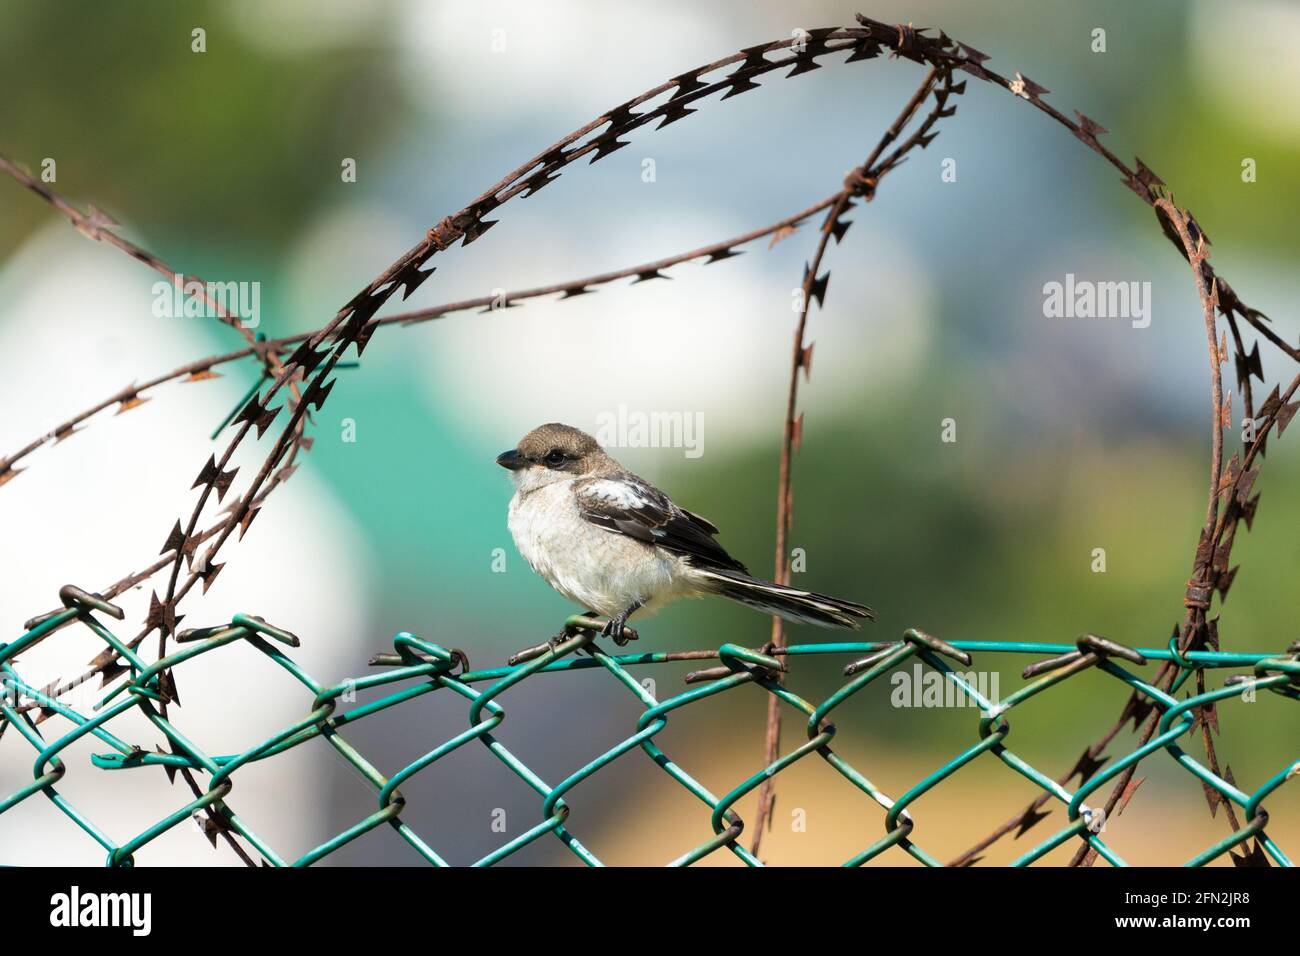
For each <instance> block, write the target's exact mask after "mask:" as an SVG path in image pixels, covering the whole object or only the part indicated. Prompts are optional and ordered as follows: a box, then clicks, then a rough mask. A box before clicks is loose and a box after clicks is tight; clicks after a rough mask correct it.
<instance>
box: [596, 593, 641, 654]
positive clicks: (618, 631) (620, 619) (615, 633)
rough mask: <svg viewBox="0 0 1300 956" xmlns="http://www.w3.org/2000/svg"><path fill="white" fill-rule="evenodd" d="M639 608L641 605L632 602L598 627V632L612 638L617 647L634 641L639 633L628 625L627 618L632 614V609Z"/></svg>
mask: <svg viewBox="0 0 1300 956" xmlns="http://www.w3.org/2000/svg"><path fill="white" fill-rule="evenodd" d="M640 608H641V605H640V604H639V603H637V604H633V605H632V606H631V607H630V608H628V609H627V610H626V611H624V612H623V613H622V614H618V615H616V616H615V617H612V618H610V619H609V621H607V622H606V624H605V626H604V627H603V628H601V629H600V633H602V634H604V635H605V636H606V637H611V638H613V639H614V643H615V644H617V645H618V646H619V647H622V646H623V645H625V644H627V643H628V641H635V640H636V639H637V638H638V637H640V635H639V634H637V632H636V628H634V627H629V626H628V623H627V619H628V618H629V617H631V616H632V613H633V612H634V611H637V610H640Z"/></svg>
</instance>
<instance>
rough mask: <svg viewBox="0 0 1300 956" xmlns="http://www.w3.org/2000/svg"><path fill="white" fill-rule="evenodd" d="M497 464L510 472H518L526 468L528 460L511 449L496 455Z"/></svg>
mask: <svg viewBox="0 0 1300 956" xmlns="http://www.w3.org/2000/svg"><path fill="white" fill-rule="evenodd" d="M497 464H498V465H500V466H501V467H502V468H508V469H510V470H511V471H519V469H521V468H527V467H528V459H527V458H524V457H523V456H522V455H521V454H519V452H517V451H515V450H514V449H513V448H511V449H510V450H509V451H503V452H502V453H501V454H499V455H497Z"/></svg>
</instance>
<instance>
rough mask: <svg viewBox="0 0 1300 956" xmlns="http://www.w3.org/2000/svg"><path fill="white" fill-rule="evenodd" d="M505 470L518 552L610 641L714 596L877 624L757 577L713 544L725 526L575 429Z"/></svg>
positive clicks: (554, 430) (552, 435)
mask: <svg viewBox="0 0 1300 956" xmlns="http://www.w3.org/2000/svg"><path fill="white" fill-rule="evenodd" d="M497 464H498V465H500V466H501V467H503V468H507V469H509V470H510V473H511V476H512V477H513V478H514V484H515V494H514V497H513V498H511V499H510V517H509V527H510V534H511V535H512V536H513V537H514V539H515V546H516V547H517V548H518V549H519V553H520V554H522V555H523V556H524V560H526V561H527V562H528V563H529V565H531V566H532V569H533V570H534V571H536V572H537V573H538V574H540V575H541V576H542V578H543V579H545V581H546V583H547V584H549V585H550V586H551V587H553V588H555V590H557V591H559V592H560V593H561V594H563V595H564V596H565V597H566V598H568V599H569V600H570V601H573V602H574V603H576V604H580V605H582V607H583V608H585V609H586V610H588V611H594V612H596V613H598V614H601V615H604V616H605V617H607V618H608V619H609V622H608V623H607V624H606V625H605V627H604V630H603V631H602V633H604V634H606V635H609V636H611V637H613V638H614V640H615V641H616V642H617V643H620V644H621V643H624V637H625V632H628V634H627V637H628V639H630V638H631V637H632V636H635V633H636V632H635V631H634V630H633V629H632V628H630V627H628V626H627V621H628V618H629V617H631V616H632V615H633V614H634V613H640V614H642V615H643V616H644V615H646V614H651V613H653V612H654V611H657V610H658V609H659V608H661V607H663V606H664V605H665V604H668V603H670V602H671V601H675V600H677V599H679V598H688V597H703V596H705V595H709V594H718V595H721V596H722V597H725V598H730V599H731V600H733V601H737V602H739V603H741V604H745V605H748V606H749V607H752V608H757V609H758V610H760V611H763V612H765V613H767V614H777V615H780V616H781V617H783V618H785V619H787V620H790V621H799V622H803V623H806V624H816V625H819V626H821V627H842V628H854V629H856V628H857V627H858V620H859V619H861V618H866V619H869V620H874V619H875V616H876V615H875V612H874V611H872V610H871V608H869V607H866V606H865V605H862V604H856V603H854V602H853V601H844V600H841V599H840V598H833V597H827V596H826V595H824V594H816V593H814V592H812V591H804V590H801V589H799V588H792V587H786V586H785V585H781V584H773V583H772V582H770V581H764V580H761V579H760V578H755V577H753V576H751V575H750V574H749V572H748V571H746V570H745V566H744V565H742V564H741V563H740V562H739V561H737V560H736V559H735V558H733V557H732V556H731V555H729V554H728V553H727V552H726V551H725V550H723V548H722V545H720V544H718V542H717V541H716V540H715V539H714V535H716V534H717V533H718V529H717V528H715V527H714V526H713V525H712V524H710V523H709V522H708V521H706V520H705V519H703V518H701V517H700V516H699V515H697V514H693V513H692V512H690V511H687V510H686V509H684V508H679V507H678V506H677V505H675V504H674V503H673V502H672V500H671V499H670V498H669V497H668V496H667V495H666V494H664V493H663V492H662V491H660V490H659V489H658V488H656V487H655V486H654V485H652V484H650V482H648V481H646V480H645V479H644V478H639V477H637V476H636V475H634V474H632V473H631V472H629V471H627V469H625V468H624V467H623V466H622V465H620V464H619V463H618V462H617V461H615V460H614V459H613V458H611V457H610V456H609V455H607V454H606V453H605V451H604V450H603V449H602V448H601V447H600V445H599V444H598V443H597V442H596V440H595V439H594V438H592V437H591V436H590V435H588V434H586V433H585V432H582V431H579V430H578V429H576V428H573V427H572V426H570V425H561V424H558V423H552V424H549V425H541V426H539V427H537V428H534V429H533V430H532V431H530V432H529V433H528V434H527V435H525V436H524V437H523V438H522V439H521V440H520V442H519V444H518V445H517V446H516V447H515V448H512V449H510V450H509V451H506V452H502V453H501V454H500V455H498V456H497ZM557 637H558V635H557ZM553 640H554V639H553Z"/></svg>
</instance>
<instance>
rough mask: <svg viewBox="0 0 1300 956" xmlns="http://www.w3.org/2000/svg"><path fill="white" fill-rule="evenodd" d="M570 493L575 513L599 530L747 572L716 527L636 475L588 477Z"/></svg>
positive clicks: (711, 564)
mask: <svg viewBox="0 0 1300 956" xmlns="http://www.w3.org/2000/svg"><path fill="white" fill-rule="evenodd" d="M573 490H574V495H575V497H576V499H577V502H578V511H579V513H580V514H581V515H582V517H583V518H584V519H586V520H587V521H590V522H591V523H592V524H594V525H596V526H598V527H601V528H604V529H605V530H607V531H613V532H615V533H616V534H622V535H627V536H628V537H629V538H635V539H636V540H638V541H644V542H645V543H646V544H651V545H657V546H658V547H661V548H663V549H665V550H667V551H672V552H674V553H676V554H681V555H684V556H686V557H687V558H689V559H691V561H692V563H695V564H699V565H701V566H704V567H710V568H728V569H731V570H733V571H740V572H742V573H746V574H747V573H748V571H746V569H745V566H744V565H743V564H741V563H740V562H739V561H737V560H736V559H735V558H733V557H732V556H731V555H729V554H727V552H726V551H725V550H724V549H723V547H722V545H720V544H718V542H717V541H715V540H714V539H713V536H714V535H715V534H717V533H718V529H717V528H715V527H714V526H713V525H712V524H711V523H709V522H708V521H706V520H704V519H703V518H701V517H700V516H699V515H697V514H692V513H691V512H689V511H686V510H685V509H683V508H679V507H677V506H676V505H675V504H673V503H672V500H671V499H670V498H669V497H668V496H667V495H666V494H664V493H663V492H662V491H660V490H659V489H658V488H656V487H655V486H654V485H652V484H650V483H649V482H647V481H645V480H643V479H641V478H638V477H637V476H636V475H629V474H619V475H611V476H609V477H605V478H586V479H583V480H582V481H578V482H575V483H574V486H573Z"/></svg>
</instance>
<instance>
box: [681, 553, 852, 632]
mask: <svg viewBox="0 0 1300 956" xmlns="http://www.w3.org/2000/svg"><path fill="white" fill-rule="evenodd" d="M695 572H696V573H697V574H698V575H699V576H700V578H701V579H702V581H701V583H702V585H703V587H704V588H706V589H707V590H708V591H710V592H712V593H714V594H720V595H722V596H723V597H725V598H730V599H731V600H733V601H738V602H739V603H741V604H746V605H748V606H749V607H752V608H757V609H758V610H760V611H765V612H766V613H768V614H777V615H779V616H781V617H783V618H785V619H786V620H787V621H799V622H802V623H804V624H816V625H817V626H818V627H844V628H852V629H853V630H857V628H858V621H859V620H860V619H864V618H865V619H866V620H869V621H874V620H875V619H876V612H875V611H873V610H871V608H869V607H867V606H866V605H865V604H857V603H855V602H853V601H845V600H842V599H840V598H834V597H828V596H826V595H825V594H816V593H814V592H813V591H803V590H800V589H799V588H791V587H786V586H785V585H782V584H773V583H772V582H771V581H764V580H761V579H760V578H752V577H750V576H749V575H747V574H741V573H740V572H738V571H728V570H722V569H715V568H707V569H706V568H699V567H697V568H695Z"/></svg>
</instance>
